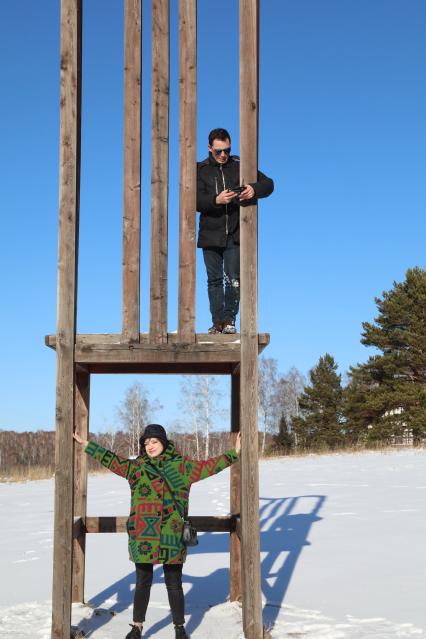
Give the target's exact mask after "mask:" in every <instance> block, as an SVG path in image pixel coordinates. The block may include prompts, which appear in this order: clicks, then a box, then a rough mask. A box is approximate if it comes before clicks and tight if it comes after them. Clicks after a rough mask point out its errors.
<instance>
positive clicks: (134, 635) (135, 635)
mask: <svg viewBox="0 0 426 639" xmlns="http://www.w3.org/2000/svg"><path fill="white" fill-rule="evenodd" d="M129 626H132V629H131V631H130V632H129V633H128V634H127V635H126V639H141V637H142V628H139V626H133V625H132V624H131V623H130V624H129Z"/></svg>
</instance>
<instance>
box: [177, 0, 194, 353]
mask: <svg viewBox="0 0 426 639" xmlns="http://www.w3.org/2000/svg"><path fill="white" fill-rule="evenodd" d="M179 85H180V94H179V98H180V112H179V117H180V122H179V145H180V161H179V165H180V181H179V298H178V304H179V309H178V338H179V340H180V341H181V342H193V341H194V339H195V335H194V333H195V250H196V191H197V164H196V160H197V158H196V135H197V120H196V117H197V110H196V97H197V9H196V0H179Z"/></svg>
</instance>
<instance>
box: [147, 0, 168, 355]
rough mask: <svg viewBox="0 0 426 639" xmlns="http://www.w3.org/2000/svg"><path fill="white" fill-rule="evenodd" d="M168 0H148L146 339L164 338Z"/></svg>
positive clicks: (162, 339) (165, 303) (161, 341)
mask: <svg viewBox="0 0 426 639" xmlns="http://www.w3.org/2000/svg"><path fill="white" fill-rule="evenodd" d="M169 49H170V29H169V0H154V1H153V3H152V170H151V282H150V299H151V306H150V325H149V332H150V340H151V341H152V342H155V343H159V344H164V343H166V342H167V255H168V238H167V235H168V182H169V92H170V86H169V85H170V72H169V69H170V63H169Z"/></svg>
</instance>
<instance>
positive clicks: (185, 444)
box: [0, 430, 232, 480]
mask: <svg viewBox="0 0 426 639" xmlns="http://www.w3.org/2000/svg"><path fill="white" fill-rule="evenodd" d="M90 437H91V439H94V440H95V441H97V442H98V443H99V444H100V445H101V446H104V447H105V448H109V449H113V450H114V452H116V453H117V454H118V455H120V456H121V457H125V458H127V457H129V456H130V453H129V436H128V433H126V432H124V431H117V432H115V433H114V442H111V434H104V433H96V434H95V433H91V435H90ZM170 439H171V440H172V441H173V442H174V444H175V445H176V448H177V449H178V450H179V451H180V452H181V453H182V454H183V455H185V456H187V457H192V458H197V457H200V458H203V455H202V454H199V455H197V442H196V439H195V437H194V435H193V434H192V433H191V434H187V433H170ZM203 440H204V438H203V436H202V435H199V441H198V445H199V450H201V451H203V452H204V445H205V442H204V441H203ZM112 443H113V445H111V444H112ZM231 447H232V436H231V434H230V433H226V432H211V433H210V435H209V455H210V456H212V457H214V456H216V455H220V454H221V453H223V452H225V451H226V450H227V449H229V448H231ZM88 468H89V471H99V470H102V466H100V464H98V463H97V462H96V461H95V460H94V459H93V458H91V457H88ZM54 472H55V432H54V431H42V430H39V431H35V432H30V431H26V432H21V433H18V432H15V431H11V430H0V479H3V480H7V479H39V478H42V477H49V476H52V475H53V474H54Z"/></svg>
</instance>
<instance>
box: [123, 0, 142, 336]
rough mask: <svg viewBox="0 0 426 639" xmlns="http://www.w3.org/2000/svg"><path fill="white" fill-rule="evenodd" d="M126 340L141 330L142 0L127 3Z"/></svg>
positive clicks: (125, 36) (125, 18) (124, 277)
mask: <svg viewBox="0 0 426 639" xmlns="http://www.w3.org/2000/svg"><path fill="white" fill-rule="evenodd" d="M124 6H125V9H124V185H123V324H122V333H123V341H126V342H137V341H138V339H139V330H140V236H141V60H142V53H141V0H125V2H124Z"/></svg>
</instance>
